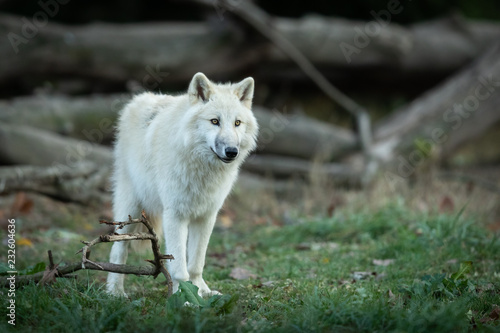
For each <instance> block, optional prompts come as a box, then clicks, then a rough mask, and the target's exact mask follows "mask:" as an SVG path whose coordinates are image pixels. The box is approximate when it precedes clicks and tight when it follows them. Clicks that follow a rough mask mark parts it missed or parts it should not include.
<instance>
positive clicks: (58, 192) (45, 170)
mask: <svg viewBox="0 0 500 333" xmlns="http://www.w3.org/2000/svg"><path fill="white" fill-rule="evenodd" d="M109 174H110V169H109V168H106V167H101V168H99V167H98V166H97V165H96V164H94V163H91V162H88V161H85V162H80V163H78V164H75V165H73V166H68V165H63V164H61V165H55V166H50V167H45V166H33V165H18V166H10V167H9V166H8V167H0V184H1V187H0V194H3V193H10V192H17V191H31V192H38V193H42V194H45V195H48V196H51V197H54V198H57V199H60V200H63V201H72V202H78V203H82V204H94V203H95V204H102V203H103V202H106V201H109V199H110V193H108V191H107V186H106V185H107V184H108V178H109Z"/></svg>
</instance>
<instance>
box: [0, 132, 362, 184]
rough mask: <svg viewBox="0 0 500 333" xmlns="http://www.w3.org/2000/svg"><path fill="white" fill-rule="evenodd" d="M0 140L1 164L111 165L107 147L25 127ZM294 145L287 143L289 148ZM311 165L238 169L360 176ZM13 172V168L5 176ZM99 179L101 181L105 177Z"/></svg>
mask: <svg viewBox="0 0 500 333" xmlns="http://www.w3.org/2000/svg"><path fill="white" fill-rule="evenodd" d="M297 126H298V125H297ZM0 140H1V141H3V143H4V144H3V145H0V156H1V157H2V159H1V160H0V163H3V164H5V163H6V162H8V163H9V164H30V165H38V166H51V167H53V168H54V172H60V173H64V172H65V171H66V170H68V168H69V169H71V168H75V167H77V166H79V165H80V164H79V163H82V162H85V161H88V162H91V163H94V164H95V165H98V166H99V170H101V169H105V170H109V169H110V167H111V165H112V163H113V161H112V158H113V154H112V151H111V148H109V147H105V146H102V145H98V144H95V143H90V142H88V141H85V140H76V139H71V138H67V137H64V136H61V135H57V134H54V133H51V132H48V131H43V130H38V129H35V128H32V127H29V126H21V125H6V124H0ZM294 142H295V141H294V140H291V144H294ZM313 148H314V147H312V148H311V149H313ZM314 165H315V163H312V162H308V161H306V160H303V159H299V158H291V157H289V158H287V157H284V156H280V155H252V156H251V157H249V158H248V160H247V161H246V162H245V163H244V164H243V166H242V168H243V170H246V171H250V172H256V173H259V174H269V173H271V174H273V175H275V176H278V177H289V176H293V175H299V176H308V175H309V174H310V173H311V172H312V171H313V170H321V172H324V173H325V174H326V175H327V176H329V177H332V178H333V179H336V180H341V181H344V180H345V179H344V178H347V180H348V181H349V182H351V181H352V182H354V183H356V181H355V178H357V177H358V176H359V174H360V170H357V169H355V168H353V167H352V166H341V165H336V164H325V165H324V166H321V163H319V165H320V166H321V168H319V169H318V168H316V169H315V168H314ZM81 167H82V168H83V167H84V166H83V165H82V166H81ZM14 171H15V167H14V169H11V171H9V172H7V171H6V173H11V172H14ZM77 171H78V170H76V171H75V172H77ZM46 173H47V174H48V176H47V177H49V179H50V177H51V174H52V172H51V171H50V170H47V171H46ZM70 174H71V172H70ZM12 178H13V179H14V180H11V181H15V179H16V177H15V175H12ZM21 178H22V177H21ZM99 179H101V181H103V182H104V181H105V177H101V178H99ZM9 184H10V183H9ZM10 186H12V185H10ZM33 186H35V185H33ZM68 186H70V185H68ZM100 186H101V187H104V186H105V185H104V184H100ZM13 187H15V186H13ZM35 187H36V186H35ZM70 187H71V186H70Z"/></svg>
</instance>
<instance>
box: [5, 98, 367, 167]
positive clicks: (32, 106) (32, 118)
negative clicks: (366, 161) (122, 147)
mask: <svg viewBox="0 0 500 333" xmlns="http://www.w3.org/2000/svg"><path fill="white" fill-rule="evenodd" d="M130 98H131V96H129V95H126V94H123V95H109V96H99V95H95V96H89V97H65V96H35V97H22V98H16V99H14V100H12V101H3V102H0V109H3V110H5V112H3V113H0V122H2V123H5V124H12V125H31V126H34V127H37V128H40V129H46V130H49V131H53V132H56V133H59V134H63V135H68V136H71V137H74V138H76V139H80V140H85V141H82V144H81V145H82V147H83V148H82V149H84V148H85V147H89V150H93V147H94V146H96V147H99V146H97V145H96V144H109V143H110V142H111V141H112V140H113V135H114V125H115V123H116V118H117V115H118V111H119V110H120V109H121V108H122V107H123V105H124V104H125V103H127V102H128V100H129V99H130ZM253 109H254V114H255V116H256V117H257V121H258V122H259V126H260V136H259V148H258V152H259V153H265V154H280V155H285V156H293V157H300V158H304V159H312V158H314V157H315V156H316V155H318V154H321V155H322V156H323V157H324V158H325V159H327V160H334V159H337V158H338V157H340V156H342V155H344V154H345V153H346V152H351V151H354V150H356V149H357V148H358V146H359V145H358V140H357V139H356V136H355V135H354V133H353V132H352V131H349V130H346V129H344V128H341V127H338V126H334V125H331V124H326V123H323V122H320V121H317V120H314V119H312V118H310V117H307V116H298V115H286V114H283V113H281V112H279V111H278V110H269V109H266V108H263V107H259V106H256V107H254V108H253ZM0 126H2V125H1V124H0ZM4 126H7V125H4ZM4 131H5V132H6V134H5V135H4V136H5V138H6V140H8V141H6V143H7V142H9V143H10V145H12V148H13V149H12V150H13V151H11V152H10V153H7V152H6V153H5V156H4V161H3V162H4V163H5V162H9V161H8V160H7V161H5V158H6V157H8V156H12V158H13V161H11V163H21V161H23V162H22V163H28V164H37V163H36V161H35V162H31V161H30V160H29V159H28V158H27V157H28V156H25V157H22V158H21V157H14V156H15V155H19V154H22V153H23V152H25V153H26V152H29V149H28V150H26V149H27V148H28V147H29V146H23V145H24V144H25V143H27V141H26V140H27V139H24V140H20V141H19V142H18V143H16V141H15V140H16V137H12V138H9V137H8V134H7V133H9V129H8V128H7V127H4ZM1 132H2V129H0V133H1ZM16 132H19V130H16ZM25 132H27V133H25V134H24V136H29V135H30V133H29V132H30V131H29V130H27V131H25ZM19 135H20V134H19V133H18V134H17V136H18V137H19ZM49 136H50V135H49ZM71 142H73V143H72V144H71V145H72V146H74V141H71ZM57 147H59V146H57ZM59 148H60V149H55V150H54V151H52V152H50V154H49V155H48V156H54V155H59V154H60V153H61V152H64V151H67V149H66V148H64V147H63V146H60V147H59ZM2 149H3V150H2ZM7 149H8V147H3V148H2V147H0V152H2V151H5V150H7ZM23 149H24V150H23ZM47 149H49V150H51V149H50V147H47ZM61 149H62V150H61ZM96 150H97V151H96V152H95V154H97V155H98V156H97V157H98V158H99V160H100V158H101V157H100V156H101V155H102V153H101V152H100V151H101V150H100V149H96ZM14 153H15V155H13V154H14ZM81 153H82V154H83V153H85V151H82V152H81ZM68 154H69V155H68ZM28 155H29V156H32V153H31V152H29V153H28ZM67 155H68V156H70V157H71V156H72V155H75V156H78V155H77V154H75V153H69V151H68V153H67ZM53 158H54V157H53ZM54 159H55V160H61V158H60V157H58V158H54ZM92 159H94V158H92Z"/></svg>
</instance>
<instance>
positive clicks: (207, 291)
mask: <svg viewBox="0 0 500 333" xmlns="http://www.w3.org/2000/svg"><path fill="white" fill-rule="evenodd" d="M198 295H200V296H201V297H203V298H210V297H212V296H215V295H222V294H221V293H220V292H219V291H217V290H210V289H208V288H207V289H203V290H202V289H199V290H198Z"/></svg>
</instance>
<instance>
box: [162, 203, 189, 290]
mask: <svg viewBox="0 0 500 333" xmlns="http://www.w3.org/2000/svg"><path fill="white" fill-rule="evenodd" d="M188 224H189V222H188V221H187V220H179V219H178V217H176V216H175V215H174V214H170V213H168V212H165V213H164V214H163V235H164V238H165V253H168V254H171V255H173V256H174V259H173V260H171V261H168V262H167V269H168V272H169V273H170V276H171V277H172V284H173V288H172V293H176V292H177V290H178V289H179V281H187V280H188V279H189V274H188V271H187V264H186V260H187V258H186V244H187V237H188Z"/></svg>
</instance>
